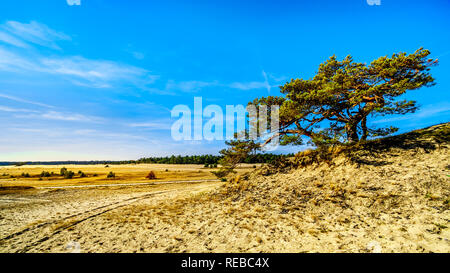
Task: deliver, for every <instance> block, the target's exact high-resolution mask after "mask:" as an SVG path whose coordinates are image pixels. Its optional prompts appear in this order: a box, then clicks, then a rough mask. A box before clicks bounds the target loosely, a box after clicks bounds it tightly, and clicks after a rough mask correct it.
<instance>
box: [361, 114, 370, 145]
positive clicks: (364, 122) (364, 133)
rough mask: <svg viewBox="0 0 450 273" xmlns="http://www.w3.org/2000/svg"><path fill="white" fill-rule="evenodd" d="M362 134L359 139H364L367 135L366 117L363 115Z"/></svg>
mask: <svg viewBox="0 0 450 273" xmlns="http://www.w3.org/2000/svg"><path fill="white" fill-rule="evenodd" d="M361 128H362V136H361V140H366V139H367V136H368V135H369V130H368V129H367V117H366V116H364V117H363V118H362V120H361Z"/></svg>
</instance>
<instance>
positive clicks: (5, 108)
mask: <svg viewBox="0 0 450 273" xmlns="http://www.w3.org/2000/svg"><path fill="white" fill-rule="evenodd" d="M0 111H3V112H12V113H16V112H25V113H36V112H37V111H34V110H30V109H23V108H12V107H8V106H3V105H0Z"/></svg>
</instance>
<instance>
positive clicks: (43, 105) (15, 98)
mask: <svg viewBox="0 0 450 273" xmlns="http://www.w3.org/2000/svg"><path fill="white" fill-rule="evenodd" d="M0 98H4V99H8V100H13V101H17V102H22V103H26V104H32V105H37V106H42V107H46V108H54V107H53V106H51V105H48V104H45V103H41V102H36V101H30V100H26V99H22V98H18V97H15V96H11V95H6V94H2V93H0Z"/></svg>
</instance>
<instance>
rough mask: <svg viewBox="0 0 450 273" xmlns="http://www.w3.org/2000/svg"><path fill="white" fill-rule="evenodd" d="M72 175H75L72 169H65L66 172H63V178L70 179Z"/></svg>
mask: <svg viewBox="0 0 450 273" xmlns="http://www.w3.org/2000/svg"><path fill="white" fill-rule="evenodd" d="M74 175H75V173H74V172H72V171H66V172H65V173H64V178H65V179H72V178H73V176H74Z"/></svg>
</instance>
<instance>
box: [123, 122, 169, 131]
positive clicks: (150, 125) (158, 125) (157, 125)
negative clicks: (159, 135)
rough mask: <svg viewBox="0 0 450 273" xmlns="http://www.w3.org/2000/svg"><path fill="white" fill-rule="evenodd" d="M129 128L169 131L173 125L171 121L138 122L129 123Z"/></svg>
mask: <svg viewBox="0 0 450 273" xmlns="http://www.w3.org/2000/svg"><path fill="white" fill-rule="evenodd" d="M128 126H129V127H133V128H144V129H155V130H168V129H170V128H171V126H172V124H171V122H170V121H165V122H161V121H159V122H136V123H129V124H128Z"/></svg>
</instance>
